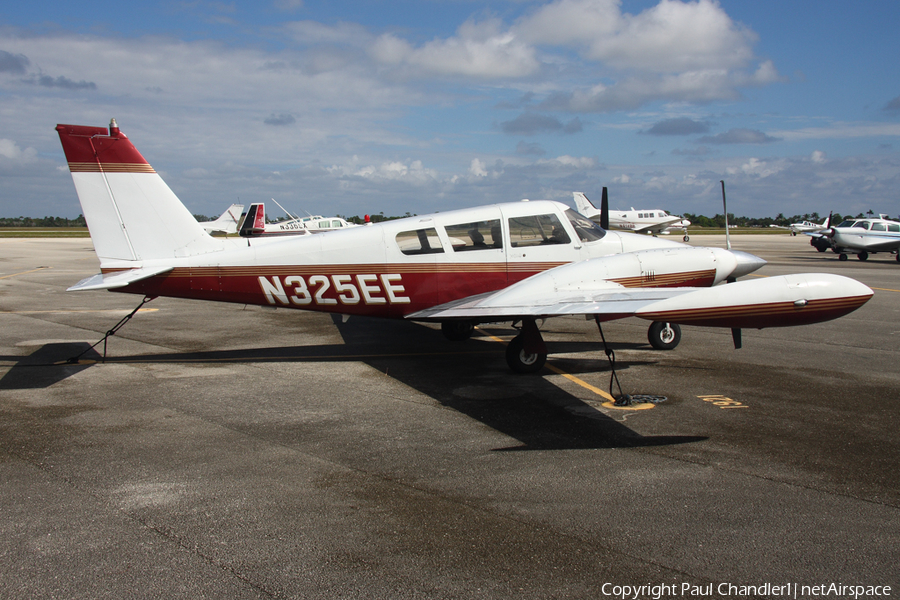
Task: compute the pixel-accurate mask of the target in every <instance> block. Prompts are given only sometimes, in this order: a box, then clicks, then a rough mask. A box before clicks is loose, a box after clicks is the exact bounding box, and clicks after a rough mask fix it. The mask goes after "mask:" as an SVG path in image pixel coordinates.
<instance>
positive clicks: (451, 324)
mask: <svg viewBox="0 0 900 600" xmlns="http://www.w3.org/2000/svg"><path fill="white" fill-rule="evenodd" d="M473 331H475V323H473V322H472V321H442V322H441V333H443V334H444V337H445V338H447V339H448V340H451V341H454V342H461V341H463V340H467V339H469V338H470V337H472V332H473Z"/></svg>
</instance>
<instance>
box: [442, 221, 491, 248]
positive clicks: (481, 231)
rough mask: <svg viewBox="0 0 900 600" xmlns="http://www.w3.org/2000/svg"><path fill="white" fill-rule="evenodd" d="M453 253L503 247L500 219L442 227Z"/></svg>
mask: <svg viewBox="0 0 900 600" xmlns="http://www.w3.org/2000/svg"><path fill="white" fill-rule="evenodd" d="M444 229H445V230H446V231H447V237H448V238H450V244H451V246H452V247H453V251H454V252H467V251H469V250H490V249H492V248H502V247H503V234H502V232H501V230H500V219H492V220H490V221H475V222H474V223H457V224H455V225H447V226H446V227H444Z"/></svg>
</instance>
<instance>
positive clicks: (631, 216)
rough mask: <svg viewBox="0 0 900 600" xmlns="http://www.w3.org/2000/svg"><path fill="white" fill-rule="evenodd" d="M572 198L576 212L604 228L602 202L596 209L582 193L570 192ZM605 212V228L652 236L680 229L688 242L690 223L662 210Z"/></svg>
mask: <svg viewBox="0 0 900 600" xmlns="http://www.w3.org/2000/svg"><path fill="white" fill-rule="evenodd" d="M603 193H604V194H606V188H605V187H604V188H603ZM572 196H573V197H574V199H575V208H576V210H578V212H580V213H581V214H583V215H584V216H586V217H588V218H590V219H591V220H593V221H595V222H596V223H598V224H600V226H601V227H603V226H604V224H601V220H600V217H601V213H602V212H603V207H602V202H601V208H599V209H598V208H597V207H595V206H594V205H593V203H592V202H591V201H590V200H588V197H587V196H585V195H584V194H583V193H581V192H572ZM606 210H607V213H608V215H609V221H608V225H606V227H607V228H608V227H612V228H615V229H623V230H625V231H632V232H634V233H650V234H653V235H658V234H660V233H662V234H667V233H669V229H681V230H682V231H683V232H684V241H685V242H687V241H688V240H690V237H688V234H687V227H688V225H690V224H691V222H690V221H688V220H687V219H682V218H681V217H679V216H677V215H670V214H668V213H667V212H666V211H664V210H660V209H658V208H656V209H643V210H635V209H634V208H632V209H631V210H608V208H607V209H606Z"/></svg>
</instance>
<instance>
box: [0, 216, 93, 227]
mask: <svg viewBox="0 0 900 600" xmlns="http://www.w3.org/2000/svg"><path fill="white" fill-rule="evenodd" d="M0 227H87V223H85V222H84V215H78V218H77V219H66V218H65V217H44V218H32V217H12V218H10V217H0Z"/></svg>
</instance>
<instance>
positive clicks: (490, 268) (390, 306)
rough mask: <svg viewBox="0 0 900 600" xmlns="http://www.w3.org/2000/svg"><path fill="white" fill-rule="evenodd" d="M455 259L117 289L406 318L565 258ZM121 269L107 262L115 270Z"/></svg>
mask: <svg viewBox="0 0 900 600" xmlns="http://www.w3.org/2000/svg"><path fill="white" fill-rule="evenodd" d="M527 265H528V268H527V269H526V268H525V267H524V265H523V264H522V263H518V264H515V265H513V264H510V265H509V266H510V267H512V266H515V267H516V269H515V270H514V271H511V272H509V273H508V272H507V264H506V263H480V264H479V263H475V264H467V263H450V264H404V263H388V264H377V265H374V264H373V265H366V264H347V265H288V266H272V265H268V266H241V267H225V266H221V267H219V266H212V267H179V268H175V269H173V270H172V271H169V272H168V273H166V274H164V275H158V276H155V277H151V278H148V279H146V280H143V281H139V282H136V283H133V284H131V285H128V286H126V287H123V288H118V289H116V290H115V291H120V292H127V293H134V294H144V295H149V296H170V297H176V298H195V299H201V300H215V301H219V302H235V303H240V304H256V305H262V306H278V307H283V308H297V309H304V310H318V311H325V312H337V313H342V314H352V315H367V316H379V317H394V318H401V317H403V316H405V315H408V314H411V313H414V312H417V311H420V310H424V309H426V308H431V307H433V306H437V305H439V304H444V303H446V302H452V301H454V300H459V299H461V298H468V297H469V296H474V295H477V294H483V293H486V292H493V291H497V290H500V289H503V288H505V287H507V286H509V285H511V284H513V283H516V282H518V281H521V280H523V279H526V278H528V277H530V276H532V275H535V274H537V273H540V272H542V271H545V270H547V269H550V268H553V267H556V266H559V265H560V263H555V262H554V263H527ZM118 270H119V269H103V272H104V273H113V272H116V271H118ZM714 277H715V271H689V272H684V273H671V274H666V275H662V276H655V277H652V278H647V277H632V278H626V279H622V280H617V283H620V284H621V285H624V286H626V287H683V286H698V287H699V286H709V285H711V284H712V282H713V279H714Z"/></svg>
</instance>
